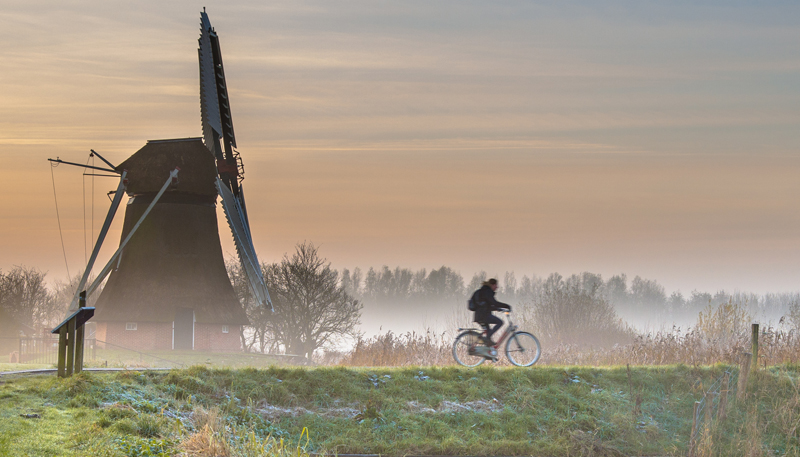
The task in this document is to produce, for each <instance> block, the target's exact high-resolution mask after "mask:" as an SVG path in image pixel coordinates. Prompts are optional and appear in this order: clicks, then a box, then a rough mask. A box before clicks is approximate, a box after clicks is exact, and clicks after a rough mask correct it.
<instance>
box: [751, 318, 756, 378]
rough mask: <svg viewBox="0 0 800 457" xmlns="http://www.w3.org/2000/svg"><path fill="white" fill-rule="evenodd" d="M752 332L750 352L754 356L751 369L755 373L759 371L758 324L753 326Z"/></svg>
mask: <svg viewBox="0 0 800 457" xmlns="http://www.w3.org/2000/svg"><path fill="white" fill-rule="evenodd" d="M752 330H753V332H752V335H751V336H750V339H751V343H750V345H751V348H750V350H751V354H753V361H752V362H751V363H750V369H751V370H752V371H753V372H754V373H755V372H756V371H757V370H758V324H753V329H752Z"/></svg>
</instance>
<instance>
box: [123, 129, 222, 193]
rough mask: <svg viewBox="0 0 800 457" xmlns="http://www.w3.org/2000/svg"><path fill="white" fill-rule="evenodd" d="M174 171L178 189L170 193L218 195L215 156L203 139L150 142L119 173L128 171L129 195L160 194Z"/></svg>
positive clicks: (124, 164)
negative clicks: (175, 171)
mask: <svg viewBox="0 0 800 457" xmlns="http://www.w3.org/2000/svg"><path fill="white" fill-rule="evenodd" d="M175 167H179V168H180V169H181V170H180V172H178V187H177V188H176V189H169V190H168V192H176V191H177V192H181V193H190V194H199V195H217V189H216V187H215V186H214V183H215V178H216V176H217V169H216V167H215V164H214V156H213V155H212V154H211V152H210V151H209V150H208V148H206V146H205V145H204V144H203V140H202V139H201V138H181V139H175V140H150V141H148V142H147V144H145V145H144V147H142V148H141V149H139V150H138V151H136V153H135V154H133V155H132V156H130V157H128V159H127V160H125V161H124V162H122V163H121V164H119V165H118V166H117V168H116V170H117V171H118V172H120V173H121V172H122V170H128V175H127V177H128V193H130V194H145V193H154V192H158V191H159V190H160V189H161V186H163V185H164V182H165V181H166V180H167V178H168V177H169V173H170V172H171V171H172V170H174V169H175Z"/></svg>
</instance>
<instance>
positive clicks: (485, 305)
mask: <svg viewBox="0 0 800 457" xmlns="http://www.w3.org/2000/svg"><path fill="white" fill-rule="evenodd" d="M496 291H497V280H496V279H494V278H492V279H490V280H488V281H484V282H483V283H481V288H480V289H479V290H478V291H477V293H478V297H479V299H478V306H477V308H476V309H475V317H474V319H473V321H474V322H477V323H479V324H481V325H484V326H485V327H486V336H483V337H482V339H483V342H484V343H485V344H486V345H487V346H494V341H492V335H494V334H495V332H497V331H498V330H500V327H502V326H503V320H502V319H500V318H499V317H497V316H494V315H493V314H492V311H499V310H501V309H506V310H508V311H511V306H509V305H507V304H505V303H500V302H499V301H497V300H495V298H494V294H495V292H496ZM489 324H494V326H492V327H489Z"/></svg>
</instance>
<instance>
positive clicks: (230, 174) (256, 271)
mask: <svg viewBox="0 0 800 457" xmlns="http://www.w3.org/2000/svg"><path fill="white" fill-rule="evenodd" d="M198 42H199V48H198V50H197V55H198V59H199V64H200V116H201V119H202V123H203V142H204V143H205V145H206V147H207V148H208V150H209V151H211V153H212V154H213V155H214V157H215V158H216V160H217V171H218V177H217V182H216V185H217V191H218V193H219V195H220V197H221V199H222V208H223V210H224V212H225V218H226V219H227V220H228V226H229V227H230V229H231V234H232V235H233V241H234V244H235V245H236V253H237V254H238V255H239V261H240V262H241V264H242V268H243V269H244V271H245V275H246V276H247V280H248V283H249V285H250V290H251V291H252V292H253V296H254V297H255V298H256V300H257V301H258V303H259V304H262V305H270V308H271V307H272V301H271V300H270V297H269V292H268V290H267V286H266V283H265V281H264V276H263V274H262V272H261V264H260V263H259V261H258V256H257V255H256V250H255V248H254V246H253V238H252V236H251V234H250V223H249V220H248V217H247V212H246V211H247V210H246V208H247V206H246V205H245V203H244V193H243V192H241V179H242V173H241V171H243V167H242V165H241V163H240V159H239V157H238V153H237V152H236V151H235V150H234V148H235V147H236V136H235V135H234V133H233V119H232V116H231V111H230V101H229V98H228V89H227V85H226V82H225V69H224V68H223V65H222V54H221V51H220V47H219V37H218V36H217V33H216V32H215V31H214V28H213V27H212V26H211V22H210V21H209V19H208V15H207V14H206V12H205V11H203V12H202V13H200V39H199V40H198ZM240 167H241V171H240Z"/></svg>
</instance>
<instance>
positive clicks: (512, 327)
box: [458, 311, 519, 349]
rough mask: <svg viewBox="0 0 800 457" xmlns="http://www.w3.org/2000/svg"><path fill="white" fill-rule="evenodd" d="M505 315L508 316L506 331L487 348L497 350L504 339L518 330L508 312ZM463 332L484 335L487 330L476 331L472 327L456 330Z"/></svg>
mask: <svg viewBox="0 0 800 457" xmlns="http://www.w3.org/2000/svg"><path fill="white" fill-rule="evenodd" d="M505 315H506V316H508V327H506V329H505V331H504V332H503V334H502V335H500V339H499V340H497V342H496V343H495V344H494V346H489V347H493V348H495V349H497V348H499V347H500V345H501V344H503V342H504V341H505V340H506V338H508V337H509V336H510V335H512V334H513V333H514V332H516V331H517V329H518V328H519V327H517V326H516V325H514V323H513V322H511V314H510V313H509V312H508V311H506V312H505ZM463 330H483V332H482V333H481V334H482V335H486V332H487V331H488V329H485V328H483V327H481V328H480V329H477V328H474V327H472V328H459V329H458V331H463Z"/></svg>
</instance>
